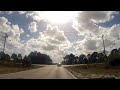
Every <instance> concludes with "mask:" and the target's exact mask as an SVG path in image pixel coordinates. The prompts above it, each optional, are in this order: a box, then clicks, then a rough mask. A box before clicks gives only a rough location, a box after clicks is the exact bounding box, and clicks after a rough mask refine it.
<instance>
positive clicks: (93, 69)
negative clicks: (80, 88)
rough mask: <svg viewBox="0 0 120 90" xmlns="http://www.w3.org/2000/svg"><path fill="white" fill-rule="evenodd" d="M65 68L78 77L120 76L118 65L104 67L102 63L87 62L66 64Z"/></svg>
mask: <svg viewBox="0 0 120 90" xmlns="http://www.w3.org/2000/svg"><path fill="white" fill-rule="evenodd" d="M65 68H66V69H67V70H68V71H69V72H71V73H72V74H73V75H74V76H76V77H77V78H78V79H94V78H98V79H99V78H101V79H102V78H110V79H112V78H116V79H119V78H120V66H117V67H113V68H109V69H106V68H105V66H104V64H89V65H77V66H66V67H65Z"/></svg>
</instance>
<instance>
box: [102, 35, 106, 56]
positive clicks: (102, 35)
mask: <svg viewBox="0 0 120 90" xmlns="http://www.w3.org/2000/svg"><path fill="white" fill-rule="evenodd" d="M102 40H103V47H104V50H103V53H104V55H106V53H105V41H104V35H102Z"/></svg>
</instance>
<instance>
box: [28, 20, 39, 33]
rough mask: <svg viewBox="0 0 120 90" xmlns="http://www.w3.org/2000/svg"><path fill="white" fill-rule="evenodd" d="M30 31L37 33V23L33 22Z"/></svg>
mask: <svg viewBox="0 0 120 90" xmlns="http://www.w3.org/2000/svg"><path fill="white" fill-rule="evenodd" d="M28 29H29V30H30V31H31V32H36V31H37V23H36V22H31V23H30V25H29V27H28Z"/></svg>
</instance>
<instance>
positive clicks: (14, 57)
mask: <svg viewBox="0 0 120 90" xmlns="http://www.w3.org/2000/svg"><path fill="white" fill-rule="evenodd" d="M11 58H12V59H13V60H14V61H15V62H17V60H18V58H17V54H15V53H13V54H12V55H11Z"/></svg>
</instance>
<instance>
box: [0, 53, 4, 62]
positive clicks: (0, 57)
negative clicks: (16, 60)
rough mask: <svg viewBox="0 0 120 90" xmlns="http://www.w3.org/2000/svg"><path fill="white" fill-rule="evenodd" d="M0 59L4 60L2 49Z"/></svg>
mask: <svg viewBox="0 0 120 90" xmlns="http://www.w3.org/2000/svg"><path fill="white" fill-rule="evenodd" d="M0 60H5V53H4V52H3V51H2V52H0Z"/></svg>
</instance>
